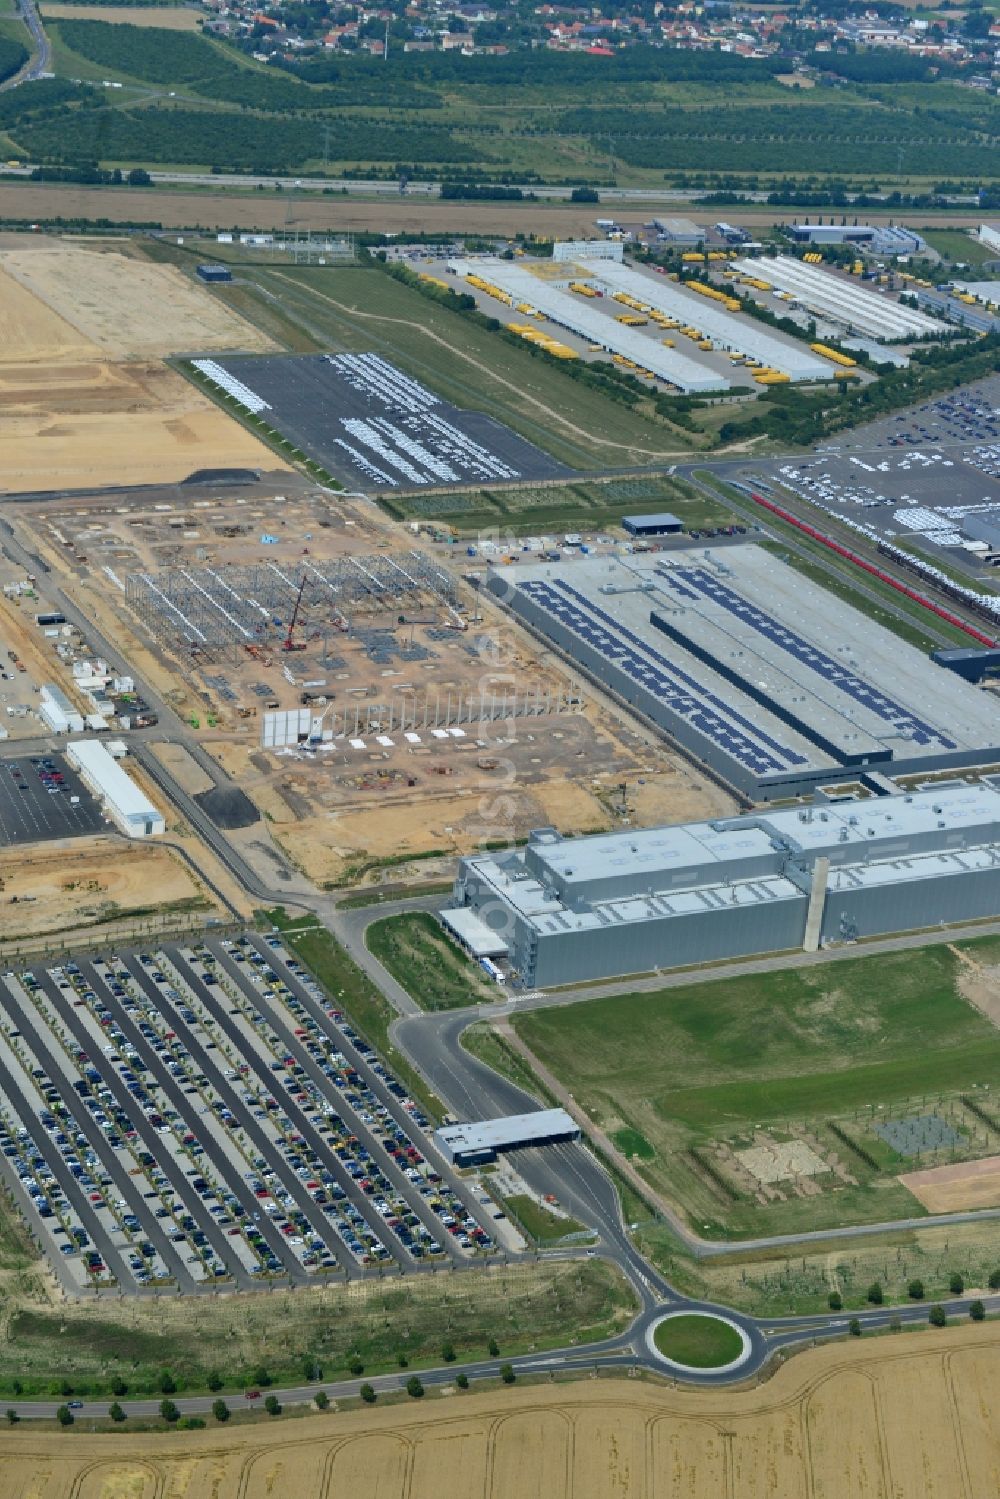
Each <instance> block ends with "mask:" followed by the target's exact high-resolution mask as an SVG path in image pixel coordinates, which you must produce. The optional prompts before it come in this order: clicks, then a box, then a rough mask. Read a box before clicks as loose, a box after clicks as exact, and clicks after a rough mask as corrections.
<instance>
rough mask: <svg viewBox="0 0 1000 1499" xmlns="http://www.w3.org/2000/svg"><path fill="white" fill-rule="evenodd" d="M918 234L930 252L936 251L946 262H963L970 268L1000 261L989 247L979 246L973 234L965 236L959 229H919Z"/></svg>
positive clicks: (995, 252)
mask: <svg viewBox="0 0 1000 1499" xmlns="http://www.w3.org/2000/svg"><path fill="white" fill-rule="evenodd" d="M920 233H921V234H922V235H923V237H924V239H925V240H926V241H927V243H928V244H929V245H930V247H931V249H932V250H937V252H938V254H939V255H943V256H944V257H945V259H946V260H949V261H953V262H959V263H961V262H963V261H964V262H965V263H966V264H968V265H971V266H981V265H985V264H986V262H987V261H988V260H1000V255H998V254H997V251H996V250H991V249H990V247H989V245H981V244H980V243H979V241H978V240H977V239H976V238H975V236H974V235H973V234H965V233H963V231H962V230H961V229H934V228H927V229H921V230H920Z"/></svg>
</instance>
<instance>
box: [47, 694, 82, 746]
mask: <svg viewBox="0 0 1000 1499" xmlns="http://www.w3.org/2000/svg"><path fill="white" fill-rule="evenodd" d="M38 712H39V715H40V717H41V719H42V721H43V723H45V725H46V727H47V728H50V729H51V730H52V732H53V734H81V733H82V732H83V714H82V713H80V712H79V711H78V710H77V709H76V708H74V707H73V704H72V703H71V702H70V700H69V698H68V697H67V696H66V694H65V692H63V690H62V688H61V687H55V686H53V685H52V683H50V682H47V683H46V684H45V686H44V687H41V688H40V689H39V693H38Z"/></svg>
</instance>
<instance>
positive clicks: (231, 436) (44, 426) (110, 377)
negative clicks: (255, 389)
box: [0, 363, 285, 494]
mask: <svg viewBox="0 0 1000 1499" xmlns="http://www.w3.org/2000/svg"><path fill="white" fill-rule="evenodd" d="M284 467H285V465H284V464H282V463H281V461H280V459H278V458H276V457H275V455H274V454H273V453H272V452H271V451H270V449H269V448H267V447H265V446H264V444H263V443H261V442H259V441H258V440H257V438H256V437H253V436H252V435H251V434H250V433H249V432H247V431H246V429H245V428H243V427H241V426H240V425H239V423H238V422H235V421H233V420H232V418H231V417H229V416H227V415H226V414H225V412H223V411H221V410H220V409H219V408H218V407H217V406H214V405H213V404H212V402H211V401H209V400H208V398H207V397H206V396H204V395H202V393H201V392H200V391H199V390H196V389H195V387H194V386H193V385H190V384H189V383H188V382H187V381H186V380H185V379H184V378H183V377H182V376H181V375H178V374H176V373H175V371H173V370H171V369H168V368H167V367H166V366H165V365H162V364H141V363H134V364H107V363H79V364H67V363H63V364H59V363H55V364H0V487H2V489H3V490H6V491H7V492H8V493H14V494H16V493H20V492H25V493H34V492H38V491H44V490H60V489H89V488H96V487H100V486H108V487H111V486H114V485H123V484H159V483H172V482H175V481H177V480H180V479H185V478H187V476H188V475H189V474H190V473H192V472H194V470H195V469H200V468H255V469H281V468H284Z"/></svg>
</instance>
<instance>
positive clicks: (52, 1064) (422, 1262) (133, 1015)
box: [0, 935, 493, 1292]
mask: <svg viewBox="0 0 1000 1499" xmlns="http://www.w3.org/2000/svg"><path fill="white" fill-rule="evenodd" d="M428 1127H429V1121H427V1120H426V1119H425V1118H424V1117H423V1115H422V1114H421V1112H420V1109H419V1107H418V1106H417V1105H416V1104H415V1103H414V1101H413V1100H412V1099H410V1098H409V1097H408V1096H407V1094H406V1092H405V1090H404V1089H403V1087H402V1086H401V1085H400V1084H399V1083H398V1082H397V1081H396V1079H395V1078H394V1077H393V1076H392V1075H391V1074H390V1073H389V1072H388V1070H387V1069H386V1068H385V1067H384V1066H383V1064H382V1063H381V1062H380V1061H379V1060H378V1058H377V1057H376V1056H375V1054H374V1052H373V1051H372V1049H371V1048H370V1047H369V1046H368V1044H367V1043H366V1042H365V1041H364V1040H363V1039H362V1038H361V1037H360V1036H358V1035H357V1033H356V1032H355V1031H354V1030H353V1029H352V1028H351V1026H350V1025H349V1023H348V1022H347V1021H346V1019H345V1018H344V1016H343V1015H342V1014H341V1013H340V1012H339V1011H338V1010H336V1009H335V1008H334V1007H333V1006H332V1005H331V1004H330V1002H329V1001H328V999H327V998H326V996H325V995H324V994H323V993H322V991H321V990H320V988H319V986H318V985H317V984H316V983H315V982H314V981H313V979H312V978H311V976H310V975H308V974H307V973H306V972H305V971H304V970H303V969H302V968H301V966H300V965H299V964H298V962H297V961H296V960H295V958H294V957H293V956H291V955H290V954H289V953H288V952H287V951H286V950H285V948H284V947H283V946H282V944H281V942H280V939H278V938H277V937H267V938H262V937H259V936H257V935H252V936H246V935H245V936H241V937H239V938H237V939H235V940H230V939H221V938H220V939H214V940H212V941H210V942H208V943H205V944H196V945H193V946H183V945H176V946H169V947H165V948H161V949H155V948H151V949H149V950H148V951H144V952H139V951H134V952H127V953H122V954H117V955H115V956H113V957H110V958H108V959H106V960H104V959H94V960H91V961H87V962H82V961H81V962H79V963H73V962H68V963H67V964H66V965H65V966H64V967H51V968H44V967H42V966H40V965H38V966H36V967H35V968H33V969H32V970H31V971H28V972H20V973H14V972H8V973H6V974H5V975H4V977H3V980H2V982H0V1149H2V1151H3V1160H4V1167H5V1172H6V1174H7V1175H8V1176H9V1178H10V1180H11V1184H12V1186H13V1188H14V1191H15V1195H16V1197H17V1200H18V1202H19V1205H20V1206H21V1207H22V1210H23V1211H24V1212H25V1214H26V1216H27V1218H28V1221H29V1223H30V1225H31V1227H32V1229H33V1230H35V1232H36V1233H37V1234H38V1237H39V1238H40V1239H41V1241H42V1243H43V1246H44V1247H45V1249H46V1251H47V1253H48V1254H49V1256H50V1258H51V1259H52V1261H53V1263H54V1265H55V1266H56V1268H57V1271H58V1272H59V1274H60V1277H61V1279H62V1281H63V1283H64V1285H66V1287H67V1289H69V1290H70V1291H74V1290H79V1289H80V1288H81V1287H83V1286H85V1285H86V1284H88V1283H90V1284H95V1285H98V1286H101V1285H106V1286H116V1287H117V1288H119V1289H121V1290H123V1291H125V1292H137V1291H139V1290H140V1289H142V1288H155V1287H157V1286H163V1285H169V1286H176V1287H177V1288H179V1289H181V1290H184V1291H192V1290H196V1289H198V1288H199V1287H206V1286H208V1285H210V1284H213V1283H221V1284H228V1285H231V1286H235V1287H238V1288H240V1289H248V1288H250V1287H253V1286H255V1285H257V1286H259V1285H262V1284H266V1283H268V1282H269V1281H272V1280H275V1279H281V1280H283V1281H286V1282H287V1281H288V1280H291V1281H297V1282H304V1281H307V1280H309V1279H310V1278H312V1277H314V1276H324V1275H327V1276H328V1275H332V1274H337V1273H341V1274H346V1275H349V1276H350V1275H362V1274H365V1273H377V1272H378V1271H379V1270H380V1269H381V1268H382V1267H384V1268H387V1269H398V1270H399V1271H404V1272H405V1271H408V1270H415V1269H418V1268H421V1267H429V1266H431V1265H433V1264H434V1263H436V1262H451V1263H456V1264H459V1265H461V1264H463V1263H468V1262H470V1261H471V1260H472V1259H473V1258H474V1257H479V1258H481V1257H482V1255H483V1254H486V1253H488V1252H489V1251H490V1250H491V1249H492V1247H493V1246H492V1242H491V1240H490V1239H489V1237H488V1235H487V1234H486V1232H485V1230H484V1229H483V1228H482V1227H481V1226H480V1224H479V1223H478V1222H477V1221H476V1219H475V1217H474V1216H473V1212H472V1205H473V1199H472V1198H471V1196H469V1195H468V1193H467V1192H466V1189H465V1188H464V1187H462V1186H461V1185H460V1184H459V1183H458V1182H457V1181H456V1180H455V1179H454V1178H452V1177H450V1176H449V1175H448V1174H447V1172H446V1168H444V1166H443V1165H440V1164H435V1163H436V1161H437V1158H436V1156H435V1157H434V1158H433V1160H434V1162H435V1163H432V1162H429V1161H428V1159H427V1134H426V1131H427V1129H428Z"/></svg>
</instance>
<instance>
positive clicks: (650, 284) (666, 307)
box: [587, 264, 834, 380]
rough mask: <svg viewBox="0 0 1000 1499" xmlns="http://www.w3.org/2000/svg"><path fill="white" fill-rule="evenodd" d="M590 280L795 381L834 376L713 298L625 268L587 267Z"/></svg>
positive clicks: (801, 349)
mask: <svg viewBox="0 0 1000 1499" xmlns="http://www.w3.org/2000/svg"><path fill="white" fill-rule="evenodd" d="M587 279H588V280H589V281H598V282H600V283H601V285H602V286H608V287H610V288H611V289H612V291H623V292H627V293H628V294H629V295H630V296H633V297H635V298H637V300H639V301H642V302H646V303H648V305H649V306H650V307H655V308H657V310H658V311H660V312H665V313H667V314H668V315H669V316H670V317H679V318H682V319H683V320H684V322H685V323H690V324H692V325H693V326H694V327H695V328H700V329H701V331H702V332H703V333H704V334H705V337H706V338H710V339H712V340H713V341H714V342H715V343H717V344H720V345H721V346H722V347H723V348H725V349H734V350H735V351H736V352H737V353H739V354H749V355H750V358H751V359H758V360H760V362H761V364H766V365H767V366H768V367H769V368H770V369H775V370H783V371H784V373H785V374H786V375H788V376H789V378H790V379H792V380H829V379H830V377H831V376H832V375H833V373H834V371H833V366H832V365H831V364H829V363H828V362H827V361H826V360H825V359H820V358H819V357H818V356H817V355H816V354H813V353H811V352H810V350H809V349H808V347H806V346H805V345H804V344H795V343H792V342H785V341H783V340H782V339H780V338H775V337H774V336H773V334H770V333H767V332H765V331H764V329H763V328H761V327H760V325H759V324H755V323H753V322H751V321H750V319H749V318H748V317H747V316H746V315H745V314H744V315H742V316H734V314H733V313H731V312H726V311H725V309H724V308H722V307H720V306H718V305H716V304H713V302H712V300H711V298H707V297H701V296H699V295H698V294H697V293H696V292H688V291H682V290H681V288H680V287H679V286H677V285H676V284H675V283H673V282H671V281H663V280H660V279H659V278H658V277H656V276H645V275H643V274H642V272H641V271H634V270H632V269H630V267H628V266H625V265H611V264H609V265H593V266H588V267H587Z"/></svg>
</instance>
